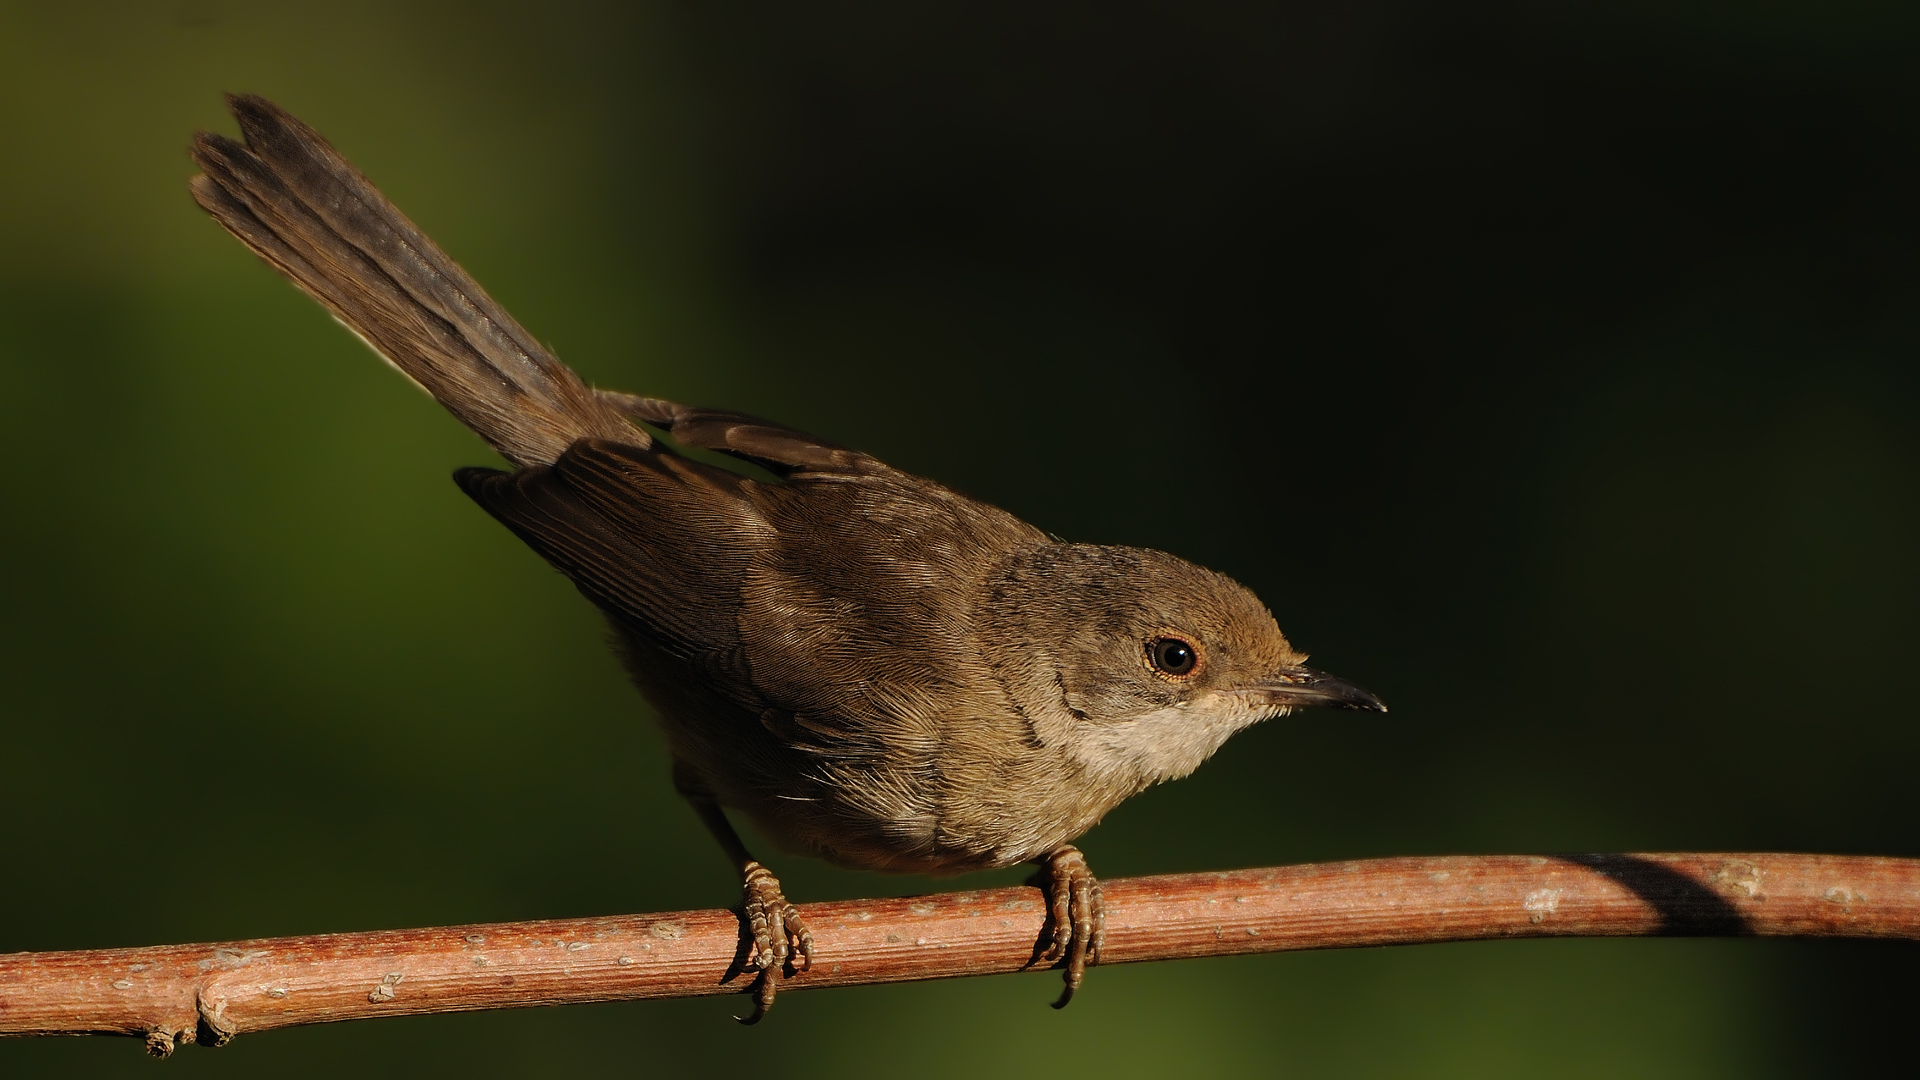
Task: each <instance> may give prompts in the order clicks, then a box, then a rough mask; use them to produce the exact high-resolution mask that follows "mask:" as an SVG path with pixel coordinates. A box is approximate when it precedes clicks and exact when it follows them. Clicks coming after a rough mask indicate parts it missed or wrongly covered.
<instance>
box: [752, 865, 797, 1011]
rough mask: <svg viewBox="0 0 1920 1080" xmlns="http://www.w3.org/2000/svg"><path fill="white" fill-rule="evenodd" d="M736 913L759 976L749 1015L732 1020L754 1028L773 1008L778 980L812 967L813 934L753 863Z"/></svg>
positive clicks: (772, 881) (769, 873)
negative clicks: (748, 939) (748, 938)
mask: <svg viewBox="0 0 1920 1080" xmlns="http://www.w3.org/2000/svg"><path fill="white" fill-rule="evenodd" d="M740 911H741V914H742V915H744V916H745V917H746V921H747V933H748V934H749V935H750V936H751V937H752V939H753V942H752V947H751V950H750V951H749V954H748V957H747V960H748V963H749V964H750V965H751V966H752V967H753V968H755V969H756V970H758V971H759V972H760V974H759V977H758V978H756V979H755V980H754V983H753V1012H751V1013H749V1014H748V1015H746V1016H736V1017H734V1019H735V1020H738V1021H740V1022H741V1023H742V1024H757V1023H759V1022H760V1018H761V1017H763V1016H765V1015H767V1010H768V1009H771V1008H773V995H774V994H775V992H777V991H778V990H779V988H780V979H781V978H782V977H783V976H784V975H798V974H799V973H800V972H803V971H805V970H807V969H808V968H809V967H812V966H813V932H812V931H810V930H808V929H807V924H806V923H804V922H801V921H800V911H799V909H798V908H795V907H794V906H793V905H792V904H790V903H788V902H787V898H786V895H785V894H784V893H782V892H781V891H780V879H778V878H776V877H774V876H773V871H771V870H768V869H767V868H766V867H764V866H761V865H760V864H759V863H757V862H750V863H748V864H747V873H746V881H745V896H744V897H743V899H742V901H741V904H740Z"/></svg>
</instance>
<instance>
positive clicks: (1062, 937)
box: [1034, 844, 1107, 1009]
mask: <svg viewBox="0 0 1920 1080" xmlns="http://www.w3.org/2000/svg"><path fill="white" fill-rule="evenodd" d="M1034 862H1036V863H1039V864H1040V872H1039V873H1038V874H1036V875H1034V884H1036V885H1038V886H1040V888H1042V889H1044V890H1045V891H1046V894H1047V933H1048V937H1047V938H1046V942H1047V944H1046V948H1045V949H1043V950H1041V952H1040V955H1039V957H1038V959H1040V960H1043V961H1045V962H1047V963H1049V964H1057V963H1059V962H1060V961H1061V960H1065V961H1066V962H1067V970H1066V972H1065V974H1064V978H1065V979H1066V984H1067V985H1066V989H1064V990H1062V991H1061V992H1060V1000H1058V1001H1056V1002H1054V1003H1053V1007H1054V1008H1056V1009H1064V1008H1066V1007H1067V1002H1069V1001H1072V1000H1073V995H1074V991H1076V990H1079V989H1080V981H1081V980H1082V979H1085V978H1086V977H1087V968H1088V966H1089V965H1092V964H1097V963H1099V962H1100V946H1101V943H1102V942H1103V941H1105V939H1106V936H1107V912H1106V906H1105V905H1104V904H1103V903H1102V902H1101V900H1100V882H1099V881H1098V880H1097V879H1096V878H1095V877H1094V876H1093V871H1092V870H1090V869H1088V867H1087V857H1086V856H1085V855H1082V854H1080V849H1079V848H1077V847H1074V846H1073V845H1071V844H1068V845H1066V846H1065V847H1062V848H1060V849H1059V850H1057V851H1054V852H1053V853H1051V854H1048V855H1042V856H1041V857H1040V858H1038V859H1035V860H1034Z"/></svg>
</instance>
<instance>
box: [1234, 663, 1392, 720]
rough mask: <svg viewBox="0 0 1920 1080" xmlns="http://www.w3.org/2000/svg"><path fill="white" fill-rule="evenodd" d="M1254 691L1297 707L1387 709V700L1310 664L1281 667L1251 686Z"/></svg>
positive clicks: (1384, 710)
mask: <svg viewBox="0 0 1920 1080" xmlns="http://www.w3.org/2000/svg"><path fill="white" fill-rule="evenodd" d="M1253 693H1255V694H1258V695H1260V696H1261V697H1263V698H1265V699H1266V700H1267V701H1268V702H1270V703H1272V704H1274V705H1284V706H1286V707H1287V708H1290V709H1297V708H1301V707H1303V706H1307V705H1331V706H1333V707H1334V708H1336V709H1366V710H1367V711H1369V712H1386V711H1387V706H1386V703H1385V702H1383V701H1381V700H1380V699H1379V698H1377V697H1374V696H1373V695H1372V694H1369V693H1367V692H1366V691H1365V690H1362V689H1360V688H1359V687H1357V686H1355V685H1353V684H1352V683H1350V682H1344V681H1342V680H1340V679H1336V678H1334V677H1333V676H1331V675H1329V674H1327V673H1326V672H1324V671H1315V670H1313V669H1312V668H1310V667H1296V668H1285V669H1282V670H1281V671H1280V672H1279V673H1278V674H1276V675H1275V676H1274V677H1273V678H1271V679H1268V680H1266V681H1265V682H1263V683H1261V684H1260V685H1259V686H1257V687H1255V688H1254V689H1253Z"/></svg>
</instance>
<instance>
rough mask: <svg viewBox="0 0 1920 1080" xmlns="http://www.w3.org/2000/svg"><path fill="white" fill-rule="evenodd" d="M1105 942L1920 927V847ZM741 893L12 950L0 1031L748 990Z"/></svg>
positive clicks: (955, 954) (1337, 888)
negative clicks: (610, 910) (538, 915)
mask: <svg viewBox="0 0 1920 1080" xmlns="http://www.w3.org/2000/svg"><path fill="white" fill-rule="evenodd" d="M1104 890H1105V895H1106V909H1107V924H1106V944H1105V948H1104V949H1103V951H1102V954H1101V960H1102V962H1104V963H1108V964H1117V963H1131V962H1133V961H1137V960H1170V959H1175V958H1181V957H1195V956H1222V955H1227V954H1231V953H1252V952H1274V951H1280V950H1287V949H1332V948H1344V947H1349V946H1356V945H1408V944H1416V943H1422V942H1438V941H1466V940H1475V939H1482V938H1511V937H1591V936H1635V935H1684V936H1748V935H1753V936H1778V937H1868V938H1906V939H1920V860H1917V859H1893V858H1866V857H1846V856H1831V855H1767V854H1748V855H1571V856H1554V857H1529V856H1521V855H1511V856H1462V857H1451V858H1408V859H1375V860H1368V861H1363V862H1347V863H1321V864H1316V865H1310V866H1290V867H1277V868H1271V869H1263V870H1239V871H1232V872H1228V873H1217V874H1182V875H1173V876H1167V877H1151V878H1132V879H1126V880H1116V881H1109V882H1106V883H1105V884H1104ZM1043 909H1044V905H1043V904H1042V903H1041V901H1040V894H1039V892H1038V890H1036V889H1032V888H1010V889H993V890H988V891H983V892H962V893H947V894H943V895H939V896H925V897H918V898H912V899H905V900H860V901H848V902H839V903H826V904H808V905H803V906H802V908H801V911H802V913H803V914H804V916H805V918H806V920H807V924H808V925H809V926H811V927H812V928H813V932H814V939H815V947H816V956H817V958H818V959H817V960H816V962H815V964H814V968H813V970H812V971H810V972H807V973H805V974H802V975H799V976H796V977H794V978H792V979H791V980H789V982H788V989H790V990H795V989H801V988H806V987H825V986H847V985H851V984H854V983H876V982H901V981H907V980H913V979H939V978H950V977H954V976H961V975H988V974H995V973H999V972H1010V971H1018V970H1021V969H1023V968H1026V967H1029V966H1031V964H1032V961H1033V956H1034V944H1035V942H1036V941H1037V940H1038V939H1039V937H1040V932H1041V928H1042V923H1043V919H1044V910H1043ZM742 955H743V954H742V950H741V946H740V924H739V920H738V917H737V916H735V915H734V914H733V913H731V912H727V911H688V912H675V913H672V914H662V915H623V916H613V917H608V918H599V919H556V920H548V921H540V922H521V923H497V924H493V925H483V926H455V927H443V928H437V929H426V930H385V931H375V932H370V933H353V934H321V935H316V936H311V937H287V938H262V939H257V940H253V941H237V942H231V943H227V944H219V945H162V946H155V947H152V948H139V949H89V950H80V951H74V952H53V953H15V954H13V955H10V956H0V1034H6V1035H60V1034H67V1035H74V1034H117V1035H139V1036H145V1037H146V1039H147V1047H148V1049H149V1050H151V1051H152V1052H154V1053H157V1054H164V1053H167V1052H169V1051H171V1050H172V1048H173V1046H174V1044H175V1043H176V1042H178V1041H180V1040H184V1039H197V1040H198V1041H200V1042H202V1043H210V1044H213V1045H219V1044H222V1043H225V1042H226V1041H227V1040H229V1039H231V1038H232V1037H233V1036H235V1035H237V1034H240V1033H242V1032H251V1031H265V1030H268V1029H270V1028H277V1027H287V1026H290V1025H293V1024H317V1023H324V1022H327V1021H332V1020H353V1019H358V1018H361V1017H371V1016H398V1015H406V1014H412V1013H432V1012H456V1011H465V1010H473V1009H498V1008H511V1007H518V1006H527V1005H559V1004H565V1003H570V1002H587V1001H612V1000H621V999H627V998H654V997H690V996H694V995H700V994H726V993H738V992H741V991H744V990H745V989H747V988H748V987H749V986H750V985H751V983H752V978H751V976H750V973H749V974H746V975H743V974H742V971H741V959H742Z"/></svg>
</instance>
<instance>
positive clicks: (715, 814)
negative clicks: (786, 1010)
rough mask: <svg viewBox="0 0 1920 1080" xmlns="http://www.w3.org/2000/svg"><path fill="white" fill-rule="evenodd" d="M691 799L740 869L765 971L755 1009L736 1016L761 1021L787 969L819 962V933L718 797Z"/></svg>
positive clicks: (745, 908)
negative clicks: (729, 817) (815, 935)
mask: <svg viewBox="0 0 1920 1080" xmlns="http://www.w3.org/2000/svg"><path fill="white" fill-rule="evenodd" d="M682 793H683V794H686V797H687V801H688V802H690V803H692V804H693V809H694V812H695V813H697V814H699V815H700V820H701V821H702V822H704V823H705V824H706V826H707V831H708V832H710V833H712V834H713V838H714V839H715V840H718V841H720V846H721V847H722V848H725V849H726V852H727V857H728V858H729V859H732V860H733V865H734V866H735V867H736V868H737V869H739V871H740V875H741V883H742V890H743V895H742V898H741V902H740V914H741V915H742V916H743V917H744V918H745V919H746V922H747V933H748V935H749V936H750V937H751V938H752V939H753V944H752V951H751V955H750V957H749V959H750V960H751V961H752V964H753V967H754V968H756V969H757V970H758V971H759V972H760V974H759V977H758V978H756V979H755V980H754V983H753V1012H752V1013H750V1014H748V1015H746V1016H736V1017H734V1019H736V1020H738V1021H740V1022H741V1023H742V1024H757V1023H759V1022H760V1018H761V1017H763V1016H765V1015H767V1010H768V1009H771V1008H773V995H774V993H775V991H777V990H778V989H779V985H780V984H779V979H780V978H781V975H782V973H783V971H784V972H785V973H788V974H796V975H797V974H799V973H800V972H802V971H805V970H807V969H808V968H809V967H812V966H813V933H812V931H810V930H808V929H807V925H806V924H805V923H803V922H801V921H800V912H799V910H798V909H797V908H795V907H794V906H793V905H792V904H790V903H788V902H787V898H786V895H785V894H783V893H782V892H781V891H780V879H778V878H776V877H774V876H773V871H771V870H768V869H767V868H766V867H764V866H761V865H760V863H759V861H758V860H756V859H755V858H754V857H753V856H752V855H751V854H750V853H748V851H747V845H745V844H743V843H741V842H740V834H739V833H737V832H734V831H733V823H732V822H730V821H728V820H727V815H726V813H725V812H724V811H722V810H721V809H720V804H719V803H718V802H716V801H714V799H713V797H712V796H703V795H700V794H694V793H687V792H686V791H685V789H682Z"/></svg>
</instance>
